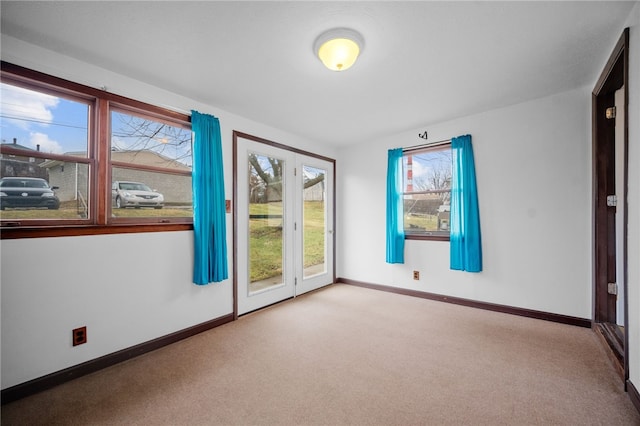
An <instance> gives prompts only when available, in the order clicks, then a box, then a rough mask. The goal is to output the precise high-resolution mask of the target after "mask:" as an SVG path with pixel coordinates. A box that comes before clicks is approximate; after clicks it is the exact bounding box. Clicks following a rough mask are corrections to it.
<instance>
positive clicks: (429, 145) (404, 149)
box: [402, 139, 451, 152]
mask: <svg viewBox="0 0 640 426" xmlns="http://www.w3.org/2000/svg"><path fill="white" fill-rule="evenodd" d="M446 143H451V139H445V140H441V141H436V142H429V143H423V144H420V145H413V146H408V147H406V148H402V152H407V151H414V150H417V149H422V148H428V147H431V146H437V145H444V144H446Z"/></svg>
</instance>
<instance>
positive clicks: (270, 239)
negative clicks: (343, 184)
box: [249, 201, 325, 282]
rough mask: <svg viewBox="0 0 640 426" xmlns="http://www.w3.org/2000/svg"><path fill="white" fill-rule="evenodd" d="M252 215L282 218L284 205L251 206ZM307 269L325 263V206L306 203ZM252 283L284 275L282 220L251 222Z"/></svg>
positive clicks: (318, 202)
mask: <svg viewBox="0 0 640 426" xmlns="http://www.w3.org/2000/svg"><path fill="white" fill-rule="evenodd" d="M249 214H250V215H271V216H274V215H275V216H278V215H280V216H281V215H282V204H281V203H279V202H278V203H263V204H250V205H249ZM304 230H305V232H304V236H305V238H304V267H305V268H306V267H309V266H313V265H318V264H321V263H324V261H325V259H324V238H325V236H324V232H325V225H324V202H321V201H305V202H304ZM249 235H250V237H249V265H250V267H249V269H250V271H249V277H250V278H249V281H250V282H255V281H260V280H264V279H267V278H271V277H274V276H278V275H282V218H270V219H250V220H249Z"/></svg>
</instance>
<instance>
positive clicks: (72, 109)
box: [0, 84, 89, 154]
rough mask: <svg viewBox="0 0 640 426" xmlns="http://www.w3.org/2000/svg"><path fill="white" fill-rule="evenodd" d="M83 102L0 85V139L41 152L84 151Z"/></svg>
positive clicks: (86, 113) (84, 117)
mask: <svg viewBox="0 0 640 426" xmlns="http://www.w3.org/2000/svg"><path fill="white" fill-rule="evenodd" d="M88 112H89V108H88V106H87V105H86V104H82V103H79V102H74V101H69V100H66V99H64V98H59V97H54V96H50V95H45V94H43V93H38V92H34V91H31V90H27V89H23V88H20V87H16V86H10V85H7V84H0V139H1V140H2V143H12V142H13V138H17V141H18V144H20V145H23V146H26V147H29V148H32V149H36V145H38V144H39V145H40V150H41V151H42V152H50V153H55V154H63V153H65V152H74V151H86V150H87V117H88Z"/></svg>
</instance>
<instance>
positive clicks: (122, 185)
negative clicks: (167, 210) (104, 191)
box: [111, 181, 164, 209]
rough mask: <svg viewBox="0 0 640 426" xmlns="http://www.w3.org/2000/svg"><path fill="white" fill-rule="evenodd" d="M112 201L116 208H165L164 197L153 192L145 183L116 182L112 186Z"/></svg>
mask: <svg viewBox="0 0 640 426" xmlns="http://www.w3.org/2000/svg"><path fill="white" fill-rule="evenodd" d="M111 200H112V202H113V205H114V206H115V207H116V208H119V209H124V208H127V207H135V208H136V209H139V208H140V207H153V208H154V209H161V208H162V207H163V206H164V197H163V196H162V194H160V193H159V192H157V191H154V190H152V189H151V188H149V187H148V186H147V185H145V184H144V183H140V182H127V181H115V182H113V185H112V186H111Z"/></svg>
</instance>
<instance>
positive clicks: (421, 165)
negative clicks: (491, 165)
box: [403, 145, 451, 235]
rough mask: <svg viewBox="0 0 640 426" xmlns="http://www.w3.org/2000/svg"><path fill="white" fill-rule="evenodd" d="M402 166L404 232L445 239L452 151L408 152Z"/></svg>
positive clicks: (449, 149)
mask: <svg viewBox="0 0 640 426" xmlns="http://www.w3.org/2000/svg"><path fill="white" fill-rule="evenodd" d="M403 162H404V164H403V170H404V177H403V185H404V229H405V232H406V233H407V234H420V233H424V234H428V235H433V234H434V233H435V234H436V235H437V234H443V235H448V233H449V214H450V213H449V212H450V199H451V147H450V146H449V145H447V146H444V147H442V148H438V149H433V148H432V149H427V150H425V151H419V152H408V153H405V154H404V158H403Z"/></svg>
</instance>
